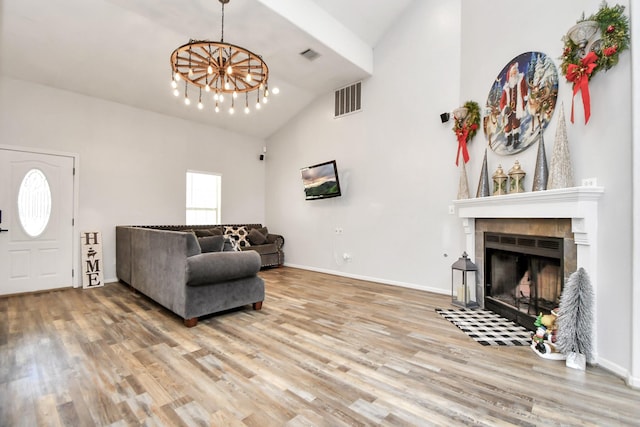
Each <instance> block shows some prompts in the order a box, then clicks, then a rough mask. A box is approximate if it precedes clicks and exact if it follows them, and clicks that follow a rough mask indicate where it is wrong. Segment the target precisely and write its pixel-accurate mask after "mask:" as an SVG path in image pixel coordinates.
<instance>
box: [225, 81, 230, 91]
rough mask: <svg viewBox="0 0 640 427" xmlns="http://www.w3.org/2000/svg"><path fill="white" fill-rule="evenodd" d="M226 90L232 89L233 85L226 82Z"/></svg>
mask: <svg viewBox="0 0 640 427" xmlns="http://www.w3.org/2000/svg"><path fill="white" fill-rule="evenodd" d="M224 88H225V90H229V89H231V85H230V84H229V82H224Z"/></svg>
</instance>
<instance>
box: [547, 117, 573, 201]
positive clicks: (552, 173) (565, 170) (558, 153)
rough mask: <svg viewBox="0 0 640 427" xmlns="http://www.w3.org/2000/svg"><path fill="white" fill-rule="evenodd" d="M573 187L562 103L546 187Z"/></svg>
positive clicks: (549, 188)
mask: <svg viewBox="0 0 640 427" xmlns="http://www.w3.org/2000/svg"><path fill="white" fill-rule="evenodd" d="M568 187H573V169H572V167H571V156H570V155H569V141H568V140H567V124H566V122H565V120H564V104H561V105H560V115H559V117H558V127H557V128H556V139H555V141H554V144H553V154H552V156H551V167H550V168H549V181H548V182H547V189H548V190H552V189H555V188H568Z"/></svg>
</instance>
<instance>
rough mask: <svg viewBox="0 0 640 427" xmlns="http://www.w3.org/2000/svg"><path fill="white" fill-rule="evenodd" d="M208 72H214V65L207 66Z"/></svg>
mask: <svg viewBox="0 0 640 427" xmlns="http://www.w3.org/2000/svg"><path fill="white" fill-rule="evenodd" d="M207 73H208V74H213V67H212V66H211V65H209V66H208V67H207Z"/></svg>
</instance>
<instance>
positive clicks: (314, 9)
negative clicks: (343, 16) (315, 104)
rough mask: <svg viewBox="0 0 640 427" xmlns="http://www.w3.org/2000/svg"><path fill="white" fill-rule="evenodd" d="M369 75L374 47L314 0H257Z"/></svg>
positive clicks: (371, 70)
mask: <svg viewBox="0 0 640 427" xmlns="http://www.w3.org/2000/svg"><path fill="white" fill-rule="evenodd" d="M257 1H258V2H260V3H262V4H263V5H265V6H266V7H268V8H269V9H271V10H272V11H273V12H275V13H277V14H278V15H280V16H282V17H283V18H285V19H286V20H288V21H289V22H291V23H292V24H293V25H295V26H297V27H298V28H300V29H301V30H302V31H304V32H306V33H307V34H309V35H310V36H311V37H313V38H315V39H316V40H318V41H319V42H320V43H322V44H324V45H325V46H327V47H328V48H330V49H331V50H333V51H334V52H335V53H337V54H338V55H340V56H342V57H343V58H344V59H346V60H348V61H349V62H351V63H352V64H354V65H355V66H357V67H358V68H360V69H361V70H362V71H364V72H365V73H367V74H368V75H372V74H373V48H372V47H371V46H369V45H368V44H367V43H365V42H364V41H363V40H362V39H360V38H359V37H358V36H357V35H355V34H354V33H353V32H351V30H349V29H348V28H347V27H345V26H344V25H343V24H342V23H340V22H339V21H338V20H337V19H335V18H334V17H333V16H331V15H330V14H329V13H327V11H325V10H324V9H322V8H321V7H320V6H318V5H317V4H316V3H315V2H313V1H311V0H257Z"/></svg>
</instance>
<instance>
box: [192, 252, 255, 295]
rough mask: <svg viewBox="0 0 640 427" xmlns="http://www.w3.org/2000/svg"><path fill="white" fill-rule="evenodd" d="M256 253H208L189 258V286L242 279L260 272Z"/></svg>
mask: <svg viewBox="0 0 640 427" xmlns="http://www.w3.org/2000/svg"><path fill="white" fill-rule="evenodd" d="M260 264H261V263H260V255H258V253H257V252H255V251H245V252H237V251H234V252H208V253H204V254H199V255H194V256H190V257H189V258H187V285H189V286H198V285H207V284H214V283H218V282H225V281H229V280H235V279H242V278H245V277H250V276H254V275H256V274H257V273H258V271H260Z"/></svg>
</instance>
